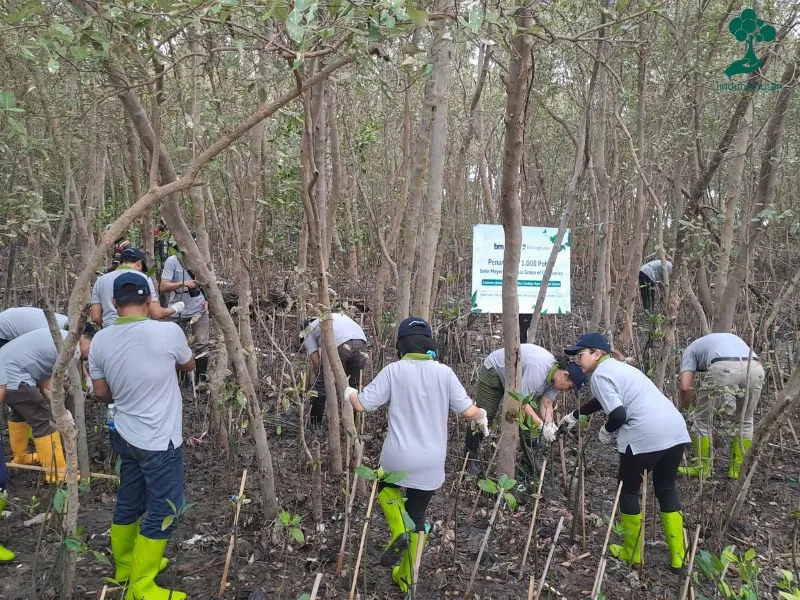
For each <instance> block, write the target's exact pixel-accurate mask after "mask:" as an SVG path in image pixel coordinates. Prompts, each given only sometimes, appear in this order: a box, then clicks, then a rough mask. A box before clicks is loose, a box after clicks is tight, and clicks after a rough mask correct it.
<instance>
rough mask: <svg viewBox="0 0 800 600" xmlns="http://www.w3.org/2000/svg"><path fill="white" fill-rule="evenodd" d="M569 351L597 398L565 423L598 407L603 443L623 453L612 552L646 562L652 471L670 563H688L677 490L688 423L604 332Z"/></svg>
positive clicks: (571, 424) (674, 565) (569, 425)
mask: <svg viewBox="0 0 800 600" xmlns="http://www.w3.org/2000/svg"><path fill="white" fill-rule="evenodd" d="M564 351H565V352H566V353H567V354H568V355H570V356H574V357H575V358H574V360H575V361H576V363H577V364H578V365H579V366H580V368H581V370H582V371H583V372H584V373H586V374H587V375H591V378H590V384H591V388H592V393H593V395H594V398H592V399H591V400H589V402H587V403H586V404H584V405H583V406H582V407H581V408H580V409H579V410H576V411H574V412H572V413H568V414H567V415H565V416H564V418H563V419H562V420H561V423H560V425H561V424H563V425H565V426H566V427H567V428H572V427H574V426H575V424H576V423H577V422H578V420H579V419H580V416H581V415H591V414H592V413H595V412H597V411H599V410H602V411H603V412H605V413H606V415H608V418H607V420H606V422H605V425H603V426H602V427H601V428H600V431H599V434H598V437H599V439H600V442H601V443H602V444H604V445H607V446H610V447H616V449H617V451H618V452H619V475H618V479H619V481H622V495H621V497H620V501H619V509H620V525H621V527H622V529H623V534H622V536H623V544H622V545H617V544H612V545H610V546H609V551H610V552H611V554H612V555H613V556H615V557H616V558H618V559H620V560H623V561H627V562H630V563H634V564H638V563H640V562H641V560H642V558H641V543H642V507H641V506H640V502H639V490H640V488H641V486H642V478H643V474H644V472H645V471H650V472H651V474H652V480H653V488H654V490H655V495H656V498H658V503H659V506H660V507H661V525H662V527H663V529H664V536H665V537H666V539H667V547H668V548H669V554H670V565H671V566H672V568H673V569H680V568H681V567H682V566H683V560H684V557H685V548H684V545H683V514H682V512H681V505H680V500H679V499H678V493H677V489H676V479H677V476H678V465H679V464H680V462H681V457H682V456H683V451H684V449H685V448H686V446H687V444H688V442H689V432H688V431H687V430H686V422H685V421H684V420H683V417H682V416H681V414H680V413H679V412H678V410H677V409H676V408H675V407H674V406H673V404H672V402H671V401H670V400H669V398H667V397H666V396H664V394H662V393H661V391H660V390H659V389H658V388H657V387H656V385H655V384H654V383H653V382H652V381H651V380H650V379H649V378H648V377H647V376H646V375H645V374H644V373H642V372H641V371H640V370H639V369H637V368H636V367H633V366H631V365H629V364H626V363H625V362H623V361H619V360H616V359H615V358H612V356H610V355H611V346H610V344H609V343H608V340H606V338H605V337H603V335H601V334H599V333H586V334H583V335H582V336H581V337H580V338H579V339H578V341H577V342H576V343H575V344H574V345H573V346H570V347H568V348H565V349H564Z"/></svg>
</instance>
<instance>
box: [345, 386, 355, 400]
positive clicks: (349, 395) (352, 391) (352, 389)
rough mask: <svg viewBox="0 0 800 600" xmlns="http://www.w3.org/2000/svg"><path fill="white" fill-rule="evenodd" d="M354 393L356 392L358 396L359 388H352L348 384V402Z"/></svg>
mask: <svg viewBox="0 0 800 600" xmlns="http://www.w3.org/2000/svg"><path fill="white" fill-rule="evenodd" d="M353 394H355V395H356V396H358V390H357V389H356V388H352V387H349V386H348V387H346V388H344V399H345V400H346V401H347V402H350V397H351V396H352V395H353Z"/></svg>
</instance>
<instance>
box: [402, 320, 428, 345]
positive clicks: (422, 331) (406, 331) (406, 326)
mask: <svg viewBox="0 0 800 600" xmlns="http://www.w3.org/2000/svg"><path fill="white" fill-rule="evenodd" d="M409 335H424V336H425V337H429V338H432V337H433V333H432V332H431V326H430V325H428V322H427V321H426V320H425V319H423V318H422V317H408V318H407V319H403V322H402V323H400V327H398V328H397V339H398V340H399V339H400V338H404V337H407V336H409Z"/></svg>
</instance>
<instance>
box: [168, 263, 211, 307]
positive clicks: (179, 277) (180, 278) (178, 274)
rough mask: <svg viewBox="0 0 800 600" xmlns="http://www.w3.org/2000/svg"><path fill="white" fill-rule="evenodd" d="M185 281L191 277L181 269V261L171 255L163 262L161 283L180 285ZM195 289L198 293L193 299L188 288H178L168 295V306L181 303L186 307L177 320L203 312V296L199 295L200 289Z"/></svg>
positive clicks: (204, 300)
mask: <svg viewBox="0 0 800 600" xmlns="http://www.w3.org/2000/svg"><path fill="white" fill-rule="evenodd" d="M187 279H192V277H191V276H190V275H189V273H188V272H187V271H186V269H185V268H184V267H183V265H182V264H181V261H179V260H178V257H177V256H175V255H174V254H173V255H172V256H170V257H169V258H167V260H166V261H165V262H164V270H163V271H161V281H170V282H172V283H182V282H184V281H186V280H187ZM195 289H196V290H197V291H198V294H197V295H196V296H195V297H194V298H192V297H191V296H190V295H189V288H187V287H179V288H178V289H177V290H174V291H173V292H172V293H170V295H169V303H170V304H174V303H176V302H183V303H184V304H185V305H186V308H184V309H183V311H182V312H181V314H180V316H179V318H181V319H183V318H184V317H194V316H196V315H200V314H203V312H204V311H205V302H206V299H205V296H203V294H202V293H199V292H200V288H195Z"/></svg>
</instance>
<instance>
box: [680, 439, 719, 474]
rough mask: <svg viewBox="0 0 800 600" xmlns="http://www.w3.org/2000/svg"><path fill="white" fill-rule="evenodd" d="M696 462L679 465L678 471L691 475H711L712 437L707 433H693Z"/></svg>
mask: <svg viewBox="0 0 800 600" xmlns="http://www.w3.org/2000/svg"><path fill="white" fill-rule="evenodd" d="M692 448H693V449H694V464H693V465H692V466H689V467H678V473H680V474H681V475H688V476H689V477H700V476H701V475H702V476H703V477H711V438H710V437H708V436H707V435H692Z"/></svg>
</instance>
